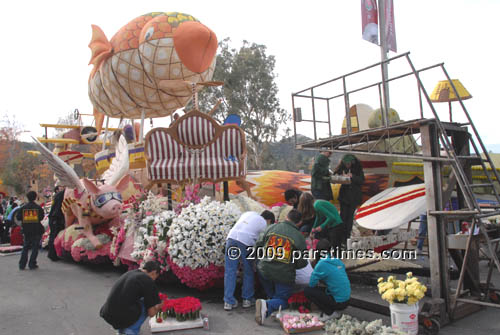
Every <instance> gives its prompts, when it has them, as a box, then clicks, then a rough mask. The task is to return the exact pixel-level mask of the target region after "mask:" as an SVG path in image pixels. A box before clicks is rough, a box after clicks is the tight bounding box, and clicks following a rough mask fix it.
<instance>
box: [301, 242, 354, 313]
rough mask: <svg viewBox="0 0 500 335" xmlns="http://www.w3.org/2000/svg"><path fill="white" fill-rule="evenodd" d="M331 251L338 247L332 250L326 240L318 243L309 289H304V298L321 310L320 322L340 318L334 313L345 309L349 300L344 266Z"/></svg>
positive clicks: (349, 295) (349, 290)
mask: <svg viewBox="0 0 500 335" xmlns="http://www.w3.org/2000/svg"><path fill="white" fill-rule="evenodd" d="M331 250H333V251H334V252H335V251H336V250H338V245H336V246H333V248H332V247H331V245H330V242H329V241H328V240H327V239H322V240H320V241H319V242H318V244H317V246H316V250H315V251H316V255H315V256H316V264H315V266H314V264H313V266H314V271H313V273H312V274H311V279H310V280H309V287H306V288H305V289H304V295H305V296H306V298H307V299H309V301H311V302H312V303H314V304H316V306H318V307H319V309H320V310H321V312H322V314H323V316H322V317H321V318H320V320H321V321H326V320H329V319H332V318H338V317H340V314H339V313H337V312H336V311H339V310H344V309H346V308H347V306H348V305H349V300H350V299H351V283H350V282H349V278H348V277H347V273H346V271H345V265H344V263H342V261H341V260H340V259H337V258H334V257H333V255H332V254H331Z"/></svg>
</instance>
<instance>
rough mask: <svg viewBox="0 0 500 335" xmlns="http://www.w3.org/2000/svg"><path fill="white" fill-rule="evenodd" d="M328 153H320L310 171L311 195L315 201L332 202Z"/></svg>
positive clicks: (329, 153) (329, 154)
mask: <svg viewBox="0 0 500 335" xmlns="http://www.w3.org/2000/svg"><path fill="white" fill-rule="evenodd" d="M331 155H332V153H331V152H330V151H321V152H320V154H319V155H318V157H316V160H315V161H314V165H313V168H312V171H311V193H312V195H314V197H315V198H316V199H323V200H327V201H330V200H333V192H332V186H331V185H330V177H331V172H330V156H331Z"/></svg>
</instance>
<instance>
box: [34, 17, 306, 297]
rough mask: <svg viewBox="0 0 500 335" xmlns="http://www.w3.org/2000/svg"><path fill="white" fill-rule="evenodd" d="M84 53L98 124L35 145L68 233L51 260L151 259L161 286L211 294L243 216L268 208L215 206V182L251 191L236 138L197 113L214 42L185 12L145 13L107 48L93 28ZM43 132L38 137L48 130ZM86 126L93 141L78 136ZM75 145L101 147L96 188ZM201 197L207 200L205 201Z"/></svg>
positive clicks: (281, 211) (237, 199)
mask: <svg viewBox="0 0 500 335" xmlns="http://www.w3.org/2000/svg"><path fill="white" fill-rule="evenodd" d="M89 47H90V49H91V51H92V59H91V64H93V65H94V68H93V70H92V72H91V74H90V78H89V97H90V100H91V102H92V104H93V106H94V112H93V116H94V119H95V124H94V125H93V126H92V127H83V126H71V127H69V126H65V127H67V128H69V129H70V130H69V131H66V132H65V133H63V134H62V135H59V137H58V138H56V139H48V138H40V141H39V140H37V139H35V142H36V143H37V144H38V147H39V148H38V149H39V152H40V153H41V154H42V156H43V157H44V158H45V159H46V160H47V161H48V163H49V164H50V166H51V167H52V169H53V170H54V172H55V175H56V177H57V179H58V183H59V184H61V185H64V186H66V187H67V189H66V191H65V199H64V202H63V208H62V210H63V212H64V213H65V219H66V228H65V229H64V230H63V231H61V232H60V233H59V234H58V236H57V238H56V239H55V242H54V245H55V249H56V252H57V254H58V255H59V256H60V257H69V258H71V259H73V260H74V261H77V262H92V263H99V262H110V261H111V262H113V264H115V265H116V266H119V265H125V266H127V267H129V268H136V267H139V266H140V265H141V264H142V263H143V262H146V261H148V260H157V261H158V262H159V263H160V264H161V268H162V276H161V278H167V277H168V274H170V275H172V274H173V275H174V276H175V277H176V278H178V280H179V281H180V282H182V283H184V284H185V285H187V286H189V287H193V288H196V289H199V290H205V289H208V288H210V287H213V286H215V285H217V284H219V283H220V282H221V279H223V276H224V253H223V252H224V245H225V240H226V236H227V234H228V232H229V230H230V229H231V227H232V226H233V225H234V224H235V223H236V221H237V220H238V218H239V216H240V215H241V213H242V212H244V211H248V210H255V211H258V212H261V211H263V210H264V209H271V206H268V205H266V204H263V203H260V202H258V201H255V200H253V199H252V198H250V197H247V196H245V195H243V194H238V193H240V191H239V190H238V191H233V192H232V193H233V194H232V195H231V200H230V201H217V199H220V198H221V196H220V193H222V188H223V187H224V186H223V187H222V188H221V184H224V182H231V187H235V186H236V187H242V188H243V190H245V189H246V190H248V187H246V185H248V184H247V183H246V179H245V178H246V175H247V169H246V141H245V133H244V131H243V130H242V129H241V128H240V126H239V125H237V124H234V123H229V124H222V125H221V124H219V123H218V122H217V121H216V120H215V119H214V118H212V117H211V116H210V115H208V114H204V113H201V112H200V111H199V110H198V108H197V101H196V100H197V95H196V92H197V91H198V90H199V89H201V88H202V87H203V85H219V84H220V83H214V82H210V80H211V77H212V74H213V71H214V67H215V53H216V48H217V38H216V36H215V34H214V33H213V32H212V31H211V30H210V29H209V28H207V27H206V26H204V25H203V24H201V23H200V22H199V21H198V20H197V19H195V18H194V17H193V16H191V15H188V14H182V13H176V12H173V13H150V14H146V15H142V16H140V17H138V18H136V19H134V20H132V21H131V22H130V23H129V24H127V25H126V26H124V27H123V28H121V29H120V30H119V32H118V33H117V34H115V36H113V37H112V38H111V39H110V40H108V39H107V37H106V35H105V34H104V32H103V31H102V30H101V29H100V28H99V27H97V26H92V40H91V43H90V45H89ZM191 100H193V106H194V107H193V108H192V110H190V111H185V114H184V115H183V116H181V117H179V118H177V119H176V120H175V121H173V122H172V123H171V125H170V127H168V128H153V129H152V130H150V131H149V132H148V134H146V135H145V136H144V135H143V127H144V120H145V118H156V117H167V116H169V115H171V114H172V113H173V112H174V111H176V110H177V109H179V108H182V107H185V106H186V104H187V103H188V102H189V101H191ZM78 117H80V115H78ZM105 117H107V119H106V125H105V126H104V127H103V123H104V119H105ZM110 118H119V119H120V124H119V126H118V127H117V128H111V127H109V119H110ZM127 120H128V122H127ZM134 120H140V123H138V122H134ZM42 126H44V127H45V128H46V130H47V127H52V126H53V125H47V124H42ZM83 128H90V131H89V130H86V131H85V133H83ZM110 132H113V134H112V135H111V134H110ZM82 141H86V143H83V144H88V145H91V146H94V147H93V149H92V150H91V151H94V152H96V151H97V150H96V148H97V149H101V150H100V151H99V152H96V153H95V156H94V159H95V164H96V171H97V175H96V177H95V178H94V179H93V180H90V179H88V178H83V179H80V178H79V177H78V175H77V173H76V172H75V169H74V166H75V165H77V164H78V163H81V159H82V156H83V154H81V153H78V152H76V151H74V150H71V147H70V145H72V144H82ZM41 142H45V143H50V142H53V143H56V144H57V148H56V150H54V151H52V152H51V151H50V150H49V149H48V148H47V147H45V146H44V145H43V144H42V143H41ZM61 152H63V154H62V155H61ZM89 154H90V153H89ZM77 156H78V157H77ZM75 157H76V158H78V159H79V161H75ZM283 173H285V172H283ZM267 175H268V176H269V174H267ZM295 175H296V176H295V178H292V182H291V183H290V184H289V185H290V186H295V187H298V186H304V185H308V182H300V183H298V184H297V185H294V183H293V181H294V180H299V179H300V178H302V177H303V176H301V177H300V178H297V176H298V174H295ZM286 177H287V176H285V178H286ZM274 178H276V176H275V177H274ZM278 178H281V179H283V176H279V174H278ZM252 182H253V181H252ZM233 183H234V184H233ZM161 184H166V185H168V191H169V192H168V195H167V196H163V195H162V194H161V192H153V189H154V188H155V187H156V190H160V191H161V190H162V188H163V186H162V185H161ZM259 184H261V186H265V183H263V182H260V183H257V184H256V183H255V182H253V183H252V187H253V186H256V185H257V186H258V185H259ZM227 185H228V184H227V183H226V184H225V186H226V191H227V187H228V186H227ZM282 186H283V185H282ZM207 188H208V189H210V190H212V191H213V192H209V194H208V196H206V195H205V196H203V195H202V193H203V189H207ZM283 191H284V189H283V188H279V187H278V188H276V190H275V192H274V193H273V196H276V197H275V199H276V202H281V203H279V204H278V205H277V206H274V208H273V211H274V212H275V215H276V216H277V217H281V218H283V217H284V216H285V215H286V212H287V211H288V210H289V209H290V208H289V207H288V206H286V205H284V204H283V203H282V193H283ZM205 193H206V192H205ZM256 194H259V195H260V194H261V192H259V191H257V190H256ZM226 200H228V199H226ZM265 202H266V203H268V204H270V202H271V199H270V198H268V199H266V200H265ZM170 277H171V276H170Z"/></svg>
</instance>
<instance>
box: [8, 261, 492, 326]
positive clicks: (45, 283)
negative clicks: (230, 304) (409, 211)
mask: <svg viewBox="0 0 500 335" xmlns="http://www.w3.org/2000/svg"><path fill="white" fill-rule="evenodd" d="M18 260H19V256H18V255H13V256H4V257H0V269H1V275H0V334H2V335H14V334H16V335H28V334H39V335H49V334H50V335H59V334H60V335H94V334H99V335H106V334H110V335H111V334H114V332H113V330H112V329H111V328H110V326H108V325H107V324H106V323H105V322H104V320H103V319H101V318H100V317H99V309H100V307H101V305H102V304H103V303H104V300H105V298H106V296H107V294H108V292H109V290H110V288H111V286H112V285H113V283H114V282H115V280H116V279H117V278H118V277H119V276H120V274H121V273H122V271H121V270H120V269H118V268H114V267H112V266H110V265H101V266H95V265H94V266H90V265H82V264H76V263H73V262H67V261H60V262H57V263H53V262H50V261H49V260H48V259H47V253H46V252H45V251H43V252H41V253H40V254H39V265H40V268H39V269H38V270H34V271H30V270H24V271H19V270H18V266H17V262H18ZM160 290H161V291H163V292H165V293H167V294H168V295H169V296H171V297H181V296H185V295H192V296H196V297H198V298H200V300H201V301H202V303H203V309H204V312H206V313H208V314H209V316H210V331H205V330H203V329H196V330H189V331H176V332H170V333H168V334H283V333H284V332H283V330H281V328H280V327H279V324H278V323H276V322H274V321H271V320H268V321H267V323H266V326H264V327H261V326H257V325H256V323H255V321H254V310H253V309H250V310H243V309H242V308H238V309H237V310H235V311H234V312H229V313H228V312H225V311H224V310H223V308H222V290H221V289H212V290H209V292H204V293H199V292H198V291H195V290H190V289H187V288H184V287H180V286H178V285H163V286H160ZM346 313H348V314H350V315H352V316H355V317H357V318H358V319H362V320H374V319H377V318H382V319H383V320H384V323H385V324H386V325H389V324H390V320H389V318H387V317H382V316H380V315H378V314H374V313H370V312H366V311H363V310H360V309H355V308H351V307H350V308H348V309H347V310H346ZM498 316H499V310H497V309H493V308H488V309H485V310H484V311H482V312H480V313H477V314H474V315H472V316H469V317H467V318H466V319H463V320H460V321H458V322H456V323H454V324H453V325H449V326H447V327H446V328H444V329H442V331H441V332H440V334H472V333H474V334H479V335H483V334H484V335H486V334H488V335H491V334H498V333H500V321H499V318H498ZM321 333H322V332H318V333H317V334H321ZM141 334H143V335H146V334H151V332H150V330H149V325H148V324H146V323H145V324H144V326H143V328H142V332H141ZM310 334H314V333H310Z"/></svg>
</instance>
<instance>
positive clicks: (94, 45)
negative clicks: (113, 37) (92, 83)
mask: <svg viewBox="0 0 500 335" xmlns="http://www.w3.org/2000/svg"><path fill="white" fill-rule="evenodd" d="M89 48H90V50H91V51H92V57H91V58H90V62H89V65H90V64H93V65H94V68H93V69H92V73H91V77H93V76H94V74H95V73H96V72H97V70H98V69H99V67H100V66H101V64H102V63H103V62H104V61H105V60H106V59H107V58H109V57H111V55H112V54H113V47H112V46H111V43H110V42H109V41H108V38H107V37H106V35H105V34H104V32H103V31H102V29H101V28H99V27H98V26H96V25H94V24H93V25H92V40H91V41H90V43H89Z"/></svg>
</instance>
